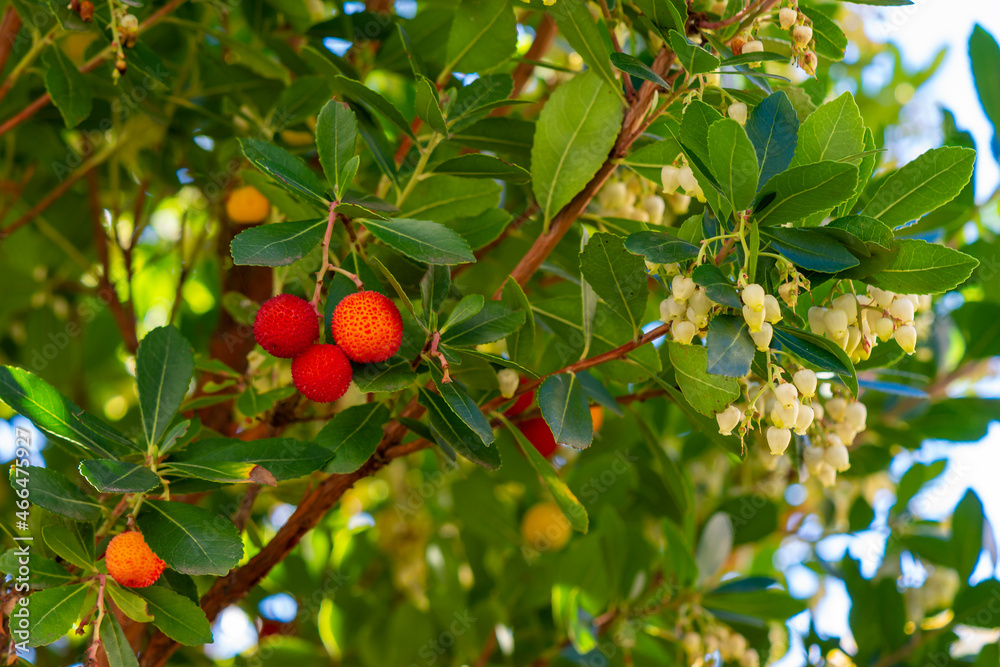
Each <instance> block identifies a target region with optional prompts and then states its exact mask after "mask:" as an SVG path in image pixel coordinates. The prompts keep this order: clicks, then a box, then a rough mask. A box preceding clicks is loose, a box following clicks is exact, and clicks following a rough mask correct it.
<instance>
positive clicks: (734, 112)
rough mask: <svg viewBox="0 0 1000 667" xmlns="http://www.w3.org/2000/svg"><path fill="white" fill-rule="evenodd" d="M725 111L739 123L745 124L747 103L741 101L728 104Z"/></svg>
mask: <svg viewBox="0 0 1000 667" xmlns="http://www.w3.org/2000/svg"><path fill="white" fill-rule="evenodd" d="M726 113H727V114H729V117H730V118H732V119H733V120H735V121H736V122H737V123H739V124H740V125H745V124H746V122H747V105H746V104H744V103H743V102H737V103H736V104H730V105H729V108H728V109H726Z"/></svg>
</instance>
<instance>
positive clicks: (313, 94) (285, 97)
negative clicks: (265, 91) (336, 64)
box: [271, 76, 330, 129]
mask: <svg viewBox="0 0 1000 667" xmlns="http://www.w3.org/2000/svg"><path fill="white" fill-rule="evenodd" d="M329 99H330V84H329V83H328V82H327V81H326V80H325V79H323V78H322V77H318V76H303V77H299V78H298V79H296V80H295V81H293V82H292V84H291V85H290V86H288V87H287V88H285V89H284V90H282V91H281V94H280V95H278V99H277V100H276V101H275V102H274V106H273V107H272V108H271V115H272V118H273V123H274V127H275V128H276V129H282V128H286V127H289V126H291V125H296V124H298V123H301V122H302V121H304V120H305V119H307V118H309V117H310V116H315V115H316V114H317V113H319V111H320V109H322V108H323V105H324V104H326V103H327V101H328V100H329ZM317 129H318V126H317Z"/></svg>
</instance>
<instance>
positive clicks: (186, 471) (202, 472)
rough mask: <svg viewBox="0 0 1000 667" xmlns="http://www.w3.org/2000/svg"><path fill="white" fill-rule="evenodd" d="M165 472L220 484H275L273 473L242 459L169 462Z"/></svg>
mask: <svg viewBox="0 0 1000 667" xmlns="http://www.w3.org/2000/svg"><path fill="white" fill-rule="evenodd" d="M165 468H166V472H167V474H170V475H175V476H178V477H194V478H195V479H204V480H208V481H210V482H219V483H221V484H264V485H266V486H277V480H276V479H275V478H274V475H272V474H271V473H270V471H268V470H267V468H264V467H263V466H260V465H257V464H256V463H250V462H244V461H206V460H194V461H186V462H176V461H174V462H171V463H169V464H168V465H167V466H165Z"/></svg>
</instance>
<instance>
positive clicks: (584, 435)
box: [538, 373, 594, 449]
mask: <svg viewBox="0 0 1000 667" xmlns="http://www.w3.org/2000/svg"><path fill="white" fill-rule="evenodd" d="M538 407H539V408H541V410H542V417H544V418H545V422H546V423H547V424H548V425H549V428H551V429H552V435H553V436H554V437H555V440H556V442H558V443H559V444H563V445H569V446H570V447H573V448H574V449H586V448H587V447H590V443H591V442H593V441H594V423H593V420H592V419H591V416H590V405H589V403H588V401H587V394H586V392H584V390H583V385H581V384H580V381H579V380H578V379H577V377H576V375H575V374H574V373H559V374H558V375H550V376H549V377H547V378H545V381H544V382H542V385H541V386H540V387H539V388H538Z"/></svg>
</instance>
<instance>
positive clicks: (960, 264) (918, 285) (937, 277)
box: [866, 239, 979, 294]
mask: <svg viewBox="0 0 1000 667" xmlns="http://www.w3.org/2000/svg"><path fill="white" fill-rule="evenodd" d="M893 251H894V256H893V258H892V263H891V264H889V266H888V267H887V268H885V269H883V270H881V271H879V272H878V273H876V274H875V275H874V276H870V277H869V278H867V279H866V282H868V283H870V284H872V285H876V286H878V287H881V288H882V289H885V290H889V291H891V292H899V293H902V294H941V293H942V292H947V291H948V290H952V289H955V288H956V287H958V286H959V285H961V284H962V283H964V282H965V281H966V280H967V279H968V278H969V276H970V275H972V270H973V269H975V268H976V267H977V266H978V265H979V260H977V259H976V258H974V257H971V256H969V255H966V254H965V253H964V252H959V251H958V250H955V249H953V248H949V247H948V246H943V245H938V244H936V243H928V242H927V241H921V240H919V239H901V240H899V241H896V243H895V247H894V249H893Z"/></svg>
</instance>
